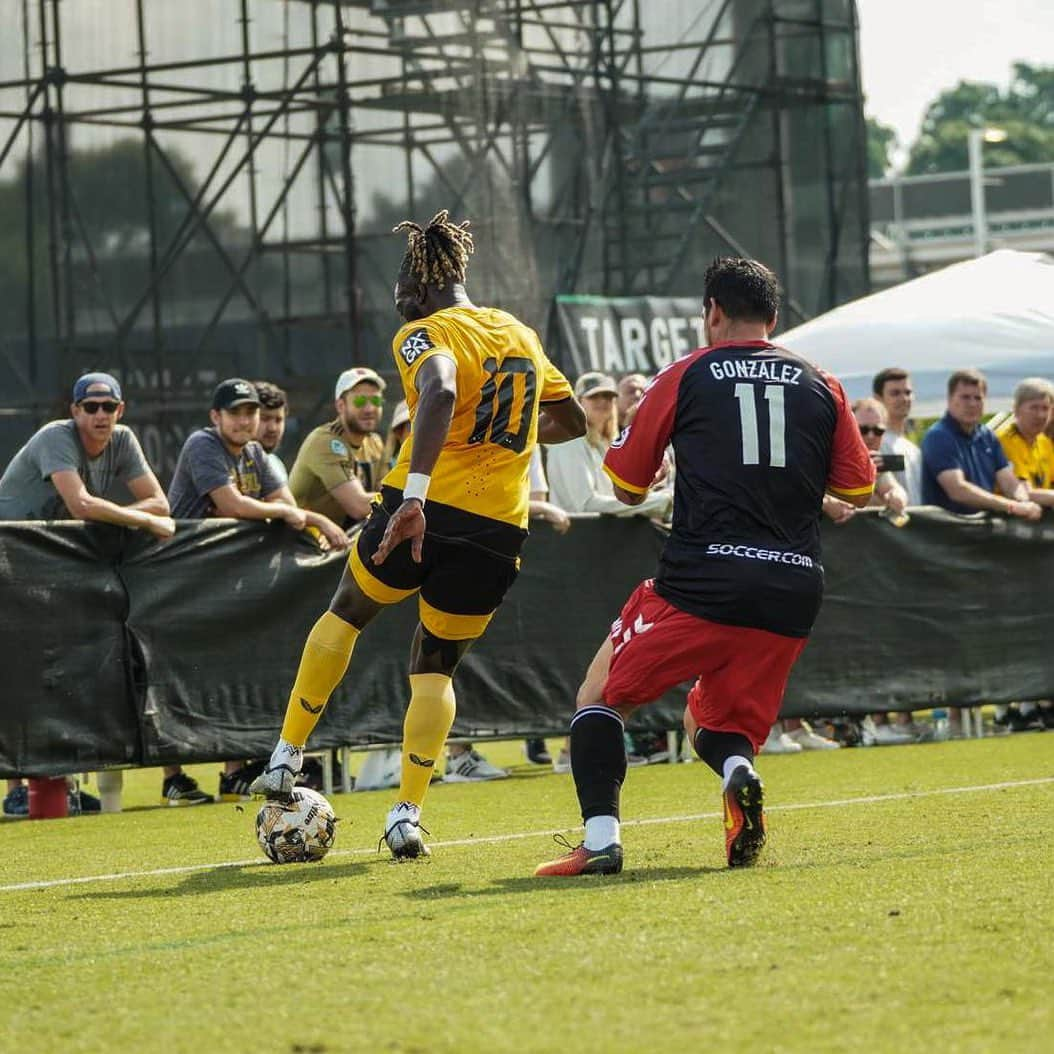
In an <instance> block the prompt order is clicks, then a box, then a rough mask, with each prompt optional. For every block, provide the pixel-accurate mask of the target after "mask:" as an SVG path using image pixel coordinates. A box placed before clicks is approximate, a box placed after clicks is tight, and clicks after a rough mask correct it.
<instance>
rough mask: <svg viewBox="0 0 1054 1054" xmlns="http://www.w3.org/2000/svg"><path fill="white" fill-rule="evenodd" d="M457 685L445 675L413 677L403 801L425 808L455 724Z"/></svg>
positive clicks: (401, 790)
mask: <svg viewBox="0 0 1054 1054" xmlns="http://www.w3.org/2000/svg"><path fill="white" fill-rule="evenodd" d="M456 708H457V707H456V704H455V700H454V682H453V681H452V680H451V679H450V678H449V677H446V676H444V675H443V674H441V673H412V674H410V705H409V706H408V707H407V708H406V719H405V720H404V721H403V768H402V780H401V781H400V783H399V801H410V802H413V803H414V805H421V803H422V802H423V801H424V800H425V792H426V791H427V790H428V784H429V782H430V781H431V779H432V773H433V772H434V771H435V763H436V759H437V758H438V757H439V752H440V751H441V750H442V749H443V744H444V743H445V742H446V737H447V736H448V735H449V733H450V726H451V725H452V724H453V723H454V711H455V710H456Z"/></svg>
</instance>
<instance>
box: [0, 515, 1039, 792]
mask: <svg viewBox="0 0 1054 1054" xmlns="http://www.w3.org/2000/svg"><path fill="white" fill-rule="evenodd" d="M661 545H662V535H661V532H660V531H659V530H658V529H656V528H654V527H652V526H651V525H650V524H647V523H643V522H639V521H634V520H615V519H608V518H602V519H596V520H580V521H577V522H575V524H574V526H573V528H572V530H571V531H570V532H569V533H568V534H567V535H565V536H562V537H561V536H558V535H556V534H555V533H553V532H552V531H551V530H550V529H549V528H548V527H546V526H542V527H539V528H537V529H536V530H535V532H534V533H533V534H532V536H531V538H530V540H529V541H528V543H527V548H526V550H525V554H524V566H523V571H522V573H521V575H520V577H519V579H518V581H517V583H516V585H515V586H514V588H513V590H512V591H511V593H510V595H509V597H508V599H507V601H506V603H505V604H504V606H503V607H502V608H501V610H500V611H499V613H498V615H497V616H496V617H495V619H494V621H493V623H492V624H491V627H490V629H489V630H488V632H487V634H486V636H485V637H484V639H483V640H482V641H481V642H480V643H479V644H478V645H477V646H476V648H474V649H473V650H472V651H471V652H469V654H468V656H467V657H466V658H465V660H464V662H463V664H462V667H461V669H460V670H459V672H458V675H457V679H456V686H457V693H458V718H457V723H456V725H455V732H456V733H460V734H472V735H493V734H505V735H522V734H526V733H532V732H536V733H546V734H557V733H561V732H563V731H564V729H565V728H566V723H567V718H568V715H569V713H570V710H571V708H572V706H573V700H574V694H575V690H576V688H577V686H578V683H579V680H580V678H581V676H582V674H583V672H584V670H585V668H586V665H587V664H588V662H589V659H590V658H591V656H592V654H593V652H594V651H595V649H596V647H597V646H598V645H599V644H600V642H601V641H602V639H603V636H604V633H605V632H606V630H607V627H608V625H609V623H610V622H611V620H612V619H614V618H615V616H616V615H617V614H618V612H619V609H620V607H621V605H622V603H623V601H624V600H625V599H626V597H627V596H628V595H629V593H630V591H631V590H632V588H633V587H634V586H635V585H636V583H637V582H638V581H639V580H640V579H641V578H645V577H647V576H648V575H649V574H650V573H651V572H652V570H653V569H654V567H655V562H656V558H657V556H658V553H659V551H660V548H661ZM824 545H825V561H824V562H825V567H826V572H827V597H826V600H825V603H824V607H823V611H822V613H821V616H820V620H819V622H818V624H817V627H816V632H815V634H814V636H813V639H812V642H811V643H810V645H809V647H808V648H807V649H806V651H805V654H804V656H803V658H802V660H801V661H800V663H799V664H798V667H797V669H796V670H795V673H794V674H793V676H792V678H791V682H790V686H789V688H788V692H787V698H786V702H785V707H784V713H785V714H786V715H788V716H807V715H809V714H839V713H845V712H849V713H868V712H871V711H874V710H881V709H911V708H921V707H924V706H928V705H932V704H934V703H937V702H941V703H948V704H952V705H954V704H968V703H978V702H983V701H991V702H999V701H1009V700H1013V699H1036V698H1048V697H1052V696H1054V650H1052V648H1051V641H1052V640H1054V605H1052V604H1051V601H1050V583H1051V582H1054V526H1052V525H1050V524H1049V523H1047V524H1043V525H1036V526H1034V525H1026V524H1022V523H1017V522H1013V523H1011V522H1007V521H1004V520H1001V519H978V520H959V519H956V518H954V517H950V516H946V515H943V514H941V513H938V512H935V511H933V512H931V511H924V512H923V511H917V512H915V513H914V514H913V515H912V518H911V522H910V524H909V525H908V526H907V527H905V528H902V529H899V530H898V529H897V528H895V527H893V526H891V525H890V524H889V523H887V522H885V521H883V520H881V519H879V518H878V517H877V516H872V515H864V516H858V517H857V518H856V519H854V520H853V521H851V522H850V523H849V524H848V525H846V526H844V527H841V528H836V527H831V526H830V525H826V524H825V538H824ZM342 566H343V557H342V556H340V555H338V554H331V555H328V556H323V555H320V554H319V553H318V552H317V551H316V550H315V549H314V547H313V545H312V544H311V543H309V542H308V541H307V540H305V539H304V538H302V537H300V536H297V535H295V534H293V533H292V532H291V531H289V530H288V529H287V528H286V527H285V526H283V525H281V524H272V525H257V524H235V523H234V522H233V521H212V522H205V523H197V524H191V523H187V524H182V525H181V526H180V529H179V531H178V532H177V535H176V537H175V539H173V541H171V542H169V543H166V544H157V543H155V542H153V541H151V540H150V539H149V538H148V537H146V536H144V535H142V534H139V533H137V532H130V531H122V530H119V529H116V528H106V527H98V526H90V525H89V526H85V525H83V524H48V525H42V524H3V525H0V656H2V661H3V669H4V671H5V681H6V683H5V686H4V691H3V694H2V696H0V776H12V775H51V774H59V773H64V772H73V771H82V770H91V769H94V768H98V767H101V766H106V765H155V764H163V763H176V762H194V761H217V760H223V759H228V758H243V757H254V756H261V755H266V754H267V753H269V751H270V749H271V746H272V745H273V742H274V738H275V736H276V734H277V732H278V729H279V726H280V724H281V719H282V715H283V713H284V709H285V702H286V693H287V692H288V689H289V685H290V683H291V681H292V678H293V675H294V674H295V670H296V664H297V662H298V660H299V656H300V649H301V645H302V643H303V639H304V637H305V635H306V633H307V632H308V630H309V628H310V626H311V625H312V623H313V622H314V620H315V619H316V618H317V617H318V615H319V614H320V613H321V611H322V610H324V608H325V607H326V605H327V603H328V601H329V598H330V596H331V594H332V592H333V589H334V588H335V586H336V584H337V581H338V580H339V577H340V573H341V569H342ZM416 617H417V613H416V605H415V603H414V601H413V600H408V601H406V602H404V603H403V604H402V605H400V606H398V607H397V608H395V609H394V610H389V611H385V612H382V613H381V615H379V616H378V618H377V619H376V621H375V622H374V623H373V625H371V626H370V627H369V628H368V630H367V631H366V632H365V633H364V634H363V635H362V637H361V638H360V641H359V645H358V648H357V650H356V652H355V656H354V658H353V660H352V664H351V668H350V670H349V673H348V676H347V677H346V678H345V680H344V683H343V684H342V685H341V687H340V688H339V689H338V690H337V692H336V693H335V694H334V696H333V699H332V701H331V703H330V705H329V707H328V709H327V711H326V713H325V714H324V716H323V718H322V720H321V722H320V724H319V727H318V730H317V732H316V734H315V736H314V737H313V739H312V745H318V746H335V745H338V744H341V743H346V742H353V743H354V742H361V743H366V742H383V741H398V739H399V738H400V736H401V728H402V715H403V709H404V706H405V702H406V699H407V691H408V689H407V682H406V657H407V654H408V650H409V641H410V637H411V635H412V633H413V628H414V624H415V622H416ZM684 697H685V696H684V691H683V690H677V691H673V692H670V693H669V694H668V695H667V696H666V697H664V699H663V700H662V701H661V702H660V703H659V704H658V705H656V706H654V707H651V708H649V709H647V710H645V711H642V712H641V713H640V719H639V720H640V723H641V724H643V725H646V726H650V727H656V728H661V727H673V726H674V725H675V724H676V723H677V721H678V720H679V716H680V714H681V712H682V710H683V706H684Z"/></svg>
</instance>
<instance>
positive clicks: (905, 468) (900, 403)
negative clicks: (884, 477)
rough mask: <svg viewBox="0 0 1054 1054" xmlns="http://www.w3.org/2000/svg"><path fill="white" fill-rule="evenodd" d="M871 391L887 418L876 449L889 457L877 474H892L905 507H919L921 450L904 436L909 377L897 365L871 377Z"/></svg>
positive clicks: (911, 394)
mask: <svg viewBox="0 0 1054 1054" xmlns="http://www.w3.org/2000/svg"><path fill="white" fill-rule="evenodd" d="M871 390H872V391H873V392H874V395H875V398H876V399H877V400H878V401H879V402H880V403H881V404H882V405H883V406H884V407H885V410H886V415H887V420H886V432H885V435H883V437H882V445H881V446H880V447H879V448H878V449H879V451H880V452H881V453H883V454H886V455H890V456H891V458H892V460H889V459H888V458H887V460H886V461H885V462H884V463H883V465H882V466H879V471H880V472H881V471H886V472H892V473H893V478H894V479H895V480H896V481H897V483H899V484H900V485H901V486H902V487H903V488H904V490H905V492H906V493H907V495H908V504H909V505H921V504H922V451H921V450H919V448H918V447H917V446H916V445H915V444H914V443H913V442H912V441H911V440H910V439H908V438H907V436H906V435H905V432H906V431H907V428H908V418H909V417H910V416H911V405H912V401H913V399H914V395H915V393H914V391H913V390H912V387H911V375H910V374H909V373H908V371H907V370H904V369H901V368H900V367H899V366H890V367H888V368H887V369H884V370H880V371H879V372H878V373H876V374H875V378H874V380H873V381H872V382H871Z"/></svg>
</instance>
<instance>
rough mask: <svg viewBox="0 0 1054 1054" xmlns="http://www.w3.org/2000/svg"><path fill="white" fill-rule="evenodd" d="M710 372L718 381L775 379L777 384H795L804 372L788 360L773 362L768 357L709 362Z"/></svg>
mask: <svg viewBox="0 0 1054 1054" xmlns="http://www.w3.org/2000/svg"><path fill="white" fill-rule="evenodd" d="M709 365H710V372H711V373H712V374H713V376H714V379H715V380H718V381H733V380H757V381H776V382H777V383H778V384H797V383H798V378H799V377H800V376H801V375H802V373H803V372H804V371H803V370H802V369H800V368H799V367H798V366H792V365H791V364H790V363H789V362H773V361H772V360H770V359H728V360H727V361H725V362H711V363H710V364H709Z"/></svg>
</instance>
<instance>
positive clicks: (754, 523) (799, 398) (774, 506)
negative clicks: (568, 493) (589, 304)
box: [604, 341, 875, 637]
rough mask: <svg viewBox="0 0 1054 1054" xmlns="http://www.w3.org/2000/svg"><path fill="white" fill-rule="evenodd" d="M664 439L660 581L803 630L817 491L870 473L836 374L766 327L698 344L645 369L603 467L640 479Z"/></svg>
mask: <svg viewBox="0 0 1054 1054" xmlns="http://www.w3.org/2000/svg"><path fill="white" fill-rule="evenodd" d="M670 443H672V444H673V450H674V458H675V462H676V466H677V477H676V489H675V496H674V506H673V528H672V530H671V532H670V538H669V540H668V541H667V543H666V547H665V549H664V551H663V555H662V559H661V562H660V567H659V573H658V575H657V576H656V579H655V590H656V592H657V593H658V594H659V595H660V596H662V597H663V598H664V599H665V600H667V601H668V602H669V603H670V604H672V605H674V607H677V608H680V609H681V610H682V611H687V612H689V613H691V614H693V615H698V616H700V617H702V618H706V619H710V620H712V621H714V622H723V623H728V624H730V625H734V626H749V627H752V628H754V629H763V630H768V631H770V632H772V633H780V634H783V635H785V636H789V637H805V636H808V634H809V631H810V630H811V629H812V624H813V622H814V621H815V619H816V615H817V612H818V611H819V608H820V600H821V597H822V594H823V567H822V565H821V563H820V523H819V521H820V512H821V505H822V502H823V495H824V491H825V490H829V491H831V492H832V493H834V494H842V495H844V496H853V495H860V494H869V493H870V492H871V490H872V488H873V487H874V482H875V469H874V465H873V464H872V461H871V458H870V456H869V455H868V451H867V448H866V447H865V446H864V442H863V440H862V439H861V438H860V430H859V428H858V427H857V424H856V421H855V419H854V418H853V415H852V413H851V411H850V409H849V404H848V400H847V399H846V395H845V391H844V390H843V388H842V386H841V384H840V383H839V382H838V381H837V380H836V379H835V378H834V377H831V376H829V375H828V374H826V373H824V372H823V371H822V370H820V369H818V368H817V367H815V366H813V365H811V364H810V363H808V362H806V361H805V360H804V359H802V358H799V357H798V356H797V355H795V354H793V353H792V352H789V351H786V350H785V349H783V348H778V347H775V346H774V345H772V344H769V343H768V342H766V341H747V342H734V343H727V344H717V345H714V346H713V347H709V348H702V349H700V350H699V351H695V352H693V353H692V354H690V355H688V356H686V357H685V358H683V359H680V360H678V361H677V362H675V363H673V364H672V365H670V366H668V367H667V368H666V369H665V370H663V371H662V372H661V373H660V374H658V376H657V377H656V378H655V379H654V380H653V381H652V383H651V385H649V387H648V389H647V390H646V392H645V394H644V397H643V399H642V400H641V402H640V404H639V405H638V407H637V413H636V416H635V417H634V419H633V422H632V424H631V425H630V426H629V427H627V428H626V429H625V430H624V431H623V432H622V434H621V435H620V436H619V438H618V439H617V440H616V441H615V442H614V443H613V444H612V446H611V449H610V450H609V451H608V453H607V457H606V458H605V459H604V469H605V471H606V472H607V474H608V475H609V476H610V477H611V479H612V480H613V481H614V483H616V484H617V485H618V486H619V487H621V488H622V489H623V490H627V491H630V492H632V493H638V494H640V493H644V492H645V491H646V490H647V489H648V487H649V485H650V483H651V481H652V479H653V477H654V475H655V473H656V471H657V470H658V468H659V466H660V464H661V462H662V457H663V452H664V450H665V449H666V447H667V445H668V444H670Z"/></svg>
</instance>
